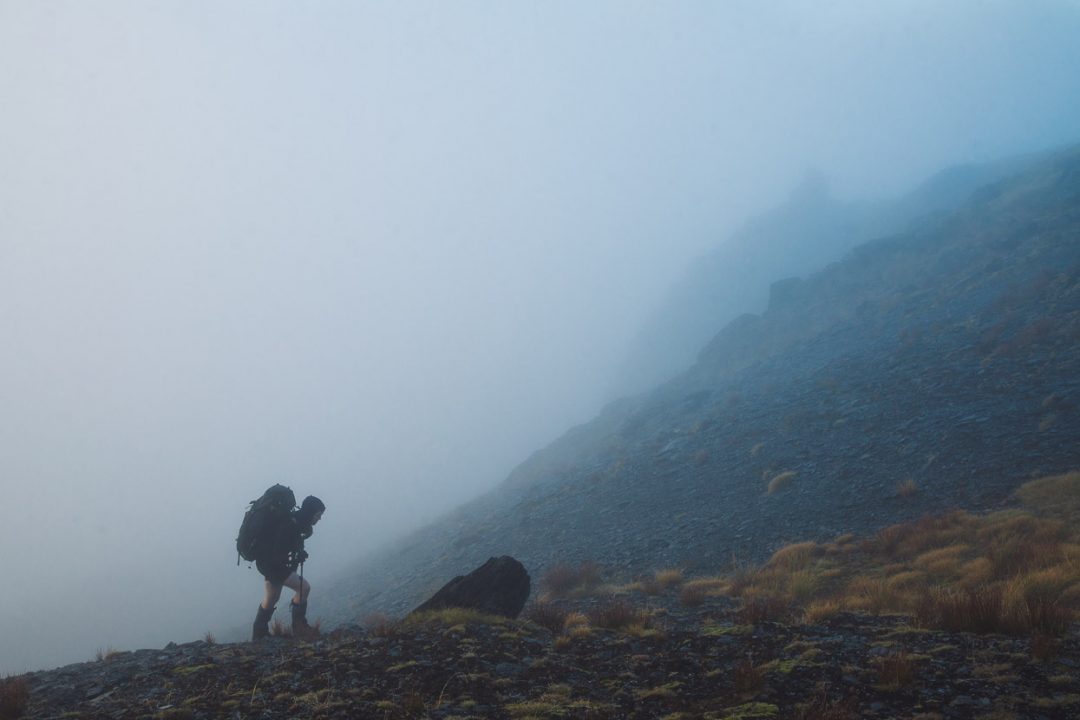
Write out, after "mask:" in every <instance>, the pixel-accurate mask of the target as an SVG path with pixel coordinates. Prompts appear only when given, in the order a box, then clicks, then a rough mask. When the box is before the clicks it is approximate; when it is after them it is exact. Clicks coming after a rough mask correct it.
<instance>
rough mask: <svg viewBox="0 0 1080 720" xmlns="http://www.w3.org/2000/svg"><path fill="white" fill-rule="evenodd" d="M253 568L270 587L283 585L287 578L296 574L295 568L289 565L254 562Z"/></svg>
mask: <svg viewBox="0 0 1080 720" xmlns="http://www.w3.org/2000/svg"><path fill="white" fill-rule="evenodd" d="M255 568H256V569H257V570H258V571H259V572H260V573H262V576H263V577H264V578H266V582H268V583H270V584H271V585H284V584H285V581H286V580H288V579H289V576H290V575H292V574H293V573H294V572H296V568H294V567H291V566H289V565H276V564H271V563H263V562H261V561H258V560H256V561H255Z"/></svg>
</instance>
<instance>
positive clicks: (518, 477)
mask: <svg viewBox="0 0 1080 720" xmlns="http://www.w3.org/2000/svg"><path fill="white" fill-rule="evenodd" d="M1078 278H1080V151H1078V150H1076V149H1073V150H1070V151H1066V152H1061V153H1058V154H1056V155H1053V156H1051V157H1050V158H1048V159H1044V160H1041V161H1039V162H1037V163H1035V164H1034V165H1032V166H1030V167H1029V168H1028V169H1027V170H1026V171H1025V172H1024V173H1022V174H1020V175H1018V176H1015V177H1012V178H1010V179H1007V180H1002V181H999V182H997V183H993V184H991V185H988V186H986V187H984V188H982V189H981V190H980V191H979V192H977V193H976V194H975V196H974V197H973V198H972V200H971V201H970V202H968V203H967V204H965V205H964V206H963V207H962V208H960V209H959V210H958V211H957V212H955V213H953V214H951V215H949V216H947V217H945V218H938V219H933V220H928V221H927V222H925V223H923V224H921V225H919V226H918V227H917V229H915V230H912V231H909V232H906V233H904V234H900V235H896V236H893V237H889V238H886V239H882V240H879V241H875V242H872V243H868V244H865V245H862V246H860V247H858V248H856V249H855V250H854V251H852V252H851V253H849V254H848V255H847V256H845V258H844V259H843V260H842V261H840V262H837V263H834V264H833V265H831V266H829V267H827V268H826V269H824V270H822V271H821V272H818V273H816V274H814V275H812V276H810V277H808V278H806V279H804V280H790V281H785V282H782V283H777V284H775V285H774V286H773V288H772V291H771V296H770V301H769V307H768V309H767V310H766V312H764V313H763V314H762V315H760V316H755V315H746V316H742V317H740V318H738V319H736V320H735V321H733V322H731V323H730V324H728V325H727V326H726V327H725V328H724V329H723V331H721V332H720V333H719V334H718V335H717V336H716V337H715V338H714V339H713V340H712V341H711V342H710V343H709V344H708V346H706V348H705V349H704V350H703V351H702V352H701V354H700V356H699V358H698V362H697V363H696V365H695V366H694V367H693V368H691V369H690V370H689V371H688V372H686V373H685V374H683V375H681V376H679V377H678V378H676V379H674V380H673V381H671V382H669V383H667V384H665V385H663V386H661V387H660V388H657V389H656V390H654V391H653V392H651V393H648V394H646V395H642V396H639V397H636V398H631V399H627V400H623V401H619V402H617V403H614V404H613V405H612V406H610V407H609V408H607V409H606V410H605V411H604V413H602V414H601V416H600V417H599V418H597V419H596V420H595V421H593V422H591V423H588V424H586V425H584V426H581V427H579V428H575V429H574V430H572V431H570V432H569V433H567V435H566V436H565V437H564V438H562V439H560V440H559V441H557V442H555V443H553V444H552V445H551V446H549V447H547V448H545V449H544V450H542V451H540V452H537V453H536V454H534V455H533V457H531V458H530V459H529V460H527V461H526V462H525V463H523V464H522V465H521V466H519V467H518V468H517V469H516V470H515V471H514V472H513V473H512V474H511V476H510V478H508V480H507V482H506V483H504V485H503V486H501V487H500V488H498V489H497V490H495V491H493V492H491V493H489V494H488V495H486V496H485V497H482V498H480V499H478V500H476V501H474V502H472V503H470V504H468V505H466V506H464V507H462V508H460V509H459V510H458V511H456V512H454V513H452V514H450V515H448V516H447V517H446V518H444V519H443V520H442V521H440V522H437V523H435V524H432V525H430V526H428V527H427V528H425V529H423V530H421V531H419V532H417V533H415V534H413V535H412V536H410V537H409V538H407V539H406V541H404V542H403V543H402V544H401V545H400V546H398V547H394V548H390V549H387V550H385V551H383V552H382V553H380V554H377V555H375V556H373V557H371V558H369V559H367V560H366V561H365V562H363V563H361V564H360V565H359V566H358V567H357V568H356V570H355V573H353V574H352V575H351V576H350V577H348V578H346V579H343V580H342V581H341V582H340V583H339V584H338V585H337V586H336V587H335V588H333V589H332V590H328V591H327V594H326V595H325V596H324V597H326V598H327V600H326V602H325V604H324V606H323V610H321V611H320V612H321V613H322V614H323V615H324V617H328V619H329V620H331V621H346V620H352V619H355V618H356V617H359V616H362V615H363V614H364V613H366V612H370V611H374V610H383V611H390V612H401V611H403V610H407V609H408V608H410V607H411V606H413V605H415V604H417V603H419V602H420V601H421V600H423V599H424V597H425V596H426V594H428V593H430V592H431V591H433V590H434V589H436V588H437V587H439V586H440V585H441V584H442V583H444V582H445V581H446V580H447V579H449V578H450V577H452V576H454V575H456V574H460V573H461V572H464V571H467V570H469V569H471V568H472V567H474V566H476V565H478V564H480V563H481V562H482V561H483V560H485V559H487V558H488V557H489V556H491V555H501V554H511V555H514V556H515V557H518V558H519V559H520V560H522V561H523V562H524V563H525V565H526V566H527V567H528V568H529V569H530V571H531V572H533V574H534V576H536V575H537V574H538V573H542V572H543V571H544V570H545V569H546V568H548V567H550V566H552V565H553V564H556V563H560V562H574V561H580V560H586V559H589V560H594V561H597V562H599V563H601V564H602V565H604V566H607V567H610V568H612V569H613V570H614V571H615V572H618V573H623V574H626V573H633V572H640V571H644V570H648V569H650V568H655V567H662V566H670V565H679V566H683V567H686V568H689V569H691V570H695V571H707V570H712V569H716V568H719V567H722V566H724V565H726V564H727V563H729V562H730V561H731V559H732V557H733V556H735V557H737V558H739V559H740V560H754V559H761V558H763V557H765V556H766V555H767V554H768V552H769V551H770V550H771V549H774V548H775V547H777V546H778V545H780V544H782V543H784V542H785V541H792V540H803V539H825V538H829V537H832V536H835V535H838V534H841V533H844V532H863V533H865V532H871V531H873V530H875V529H877V528H880V527H882V526H884V525H887V524H891V523H893V522H896V521H898V520H900V519H906V518H913V517H917V516H921V515H924V514H926V513H928V512H934V511H939V510H941V509H944V508H948V507H964V508H968V509H983V508H989V507H995V506H998V505H1000V504H1001V503H1002V502H1004V501H1005V500H1006V499H1007V498H1008V497H1009V495H1010V493H1011V492H1012V491H1013V490H1014V489H1015V488H1016V487H1017V486H1018V485H1019V484H1020V483H1021V482H1022V481H1023V480H1025V479H1027V478H1029V477H1030V476H1032V475H1043V474H1050V473H1055V472H1064V471H1067V470H1069V469H1073V468H1076V467H1080V444H1078V443H1077V442H1076V440H1077V438H1080V412H1078V408H1077V406H1078V404H1080V360H1078V357H1077V353H1076V348H1077V347H1080V279H1078ZM904 481H910V482H909V484H908V485H907V489H904V490H901V483H902V482H904ZM770 485H771V486H773V490H774V492H771V493H770V492H769V490H770ZM912 489H914V490H915V492H911V490H912Z"/></svg>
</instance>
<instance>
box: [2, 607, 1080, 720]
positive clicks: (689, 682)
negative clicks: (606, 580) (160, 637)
mask: <svg viewBox="0 0 1080 720" xmlns="http://www.w3.org/2000/svg"><path fill="white" fill-rule="evenodd" d="M650 603H651V614H650V619H649V621H648V623H647V625H645V626H641V625H635V626H625V627H619V628H592V629H588V630H587V631H586V632H577V631H571V632H569V633H567V634H562V635H560V636H558V637H553V636H552V633H551V631H549V630H546V629H544V628H543V627H541V626H540V625H537V624H535V623H532V622H525V621H507V620H500V619H496V618H484V617H474V616H469V615H467V614H462V615H458V616H455V615H454V614H444V615H442V616H435V617H432V618H430V619H428V620H427V621H421V622H414V623H410V624H407V625H403V626H381V627H377V628H374V629H373V630H371V631H365V630H362V629H359V628H355V629H341V630H338V631H336V632H335V633H334V634H333V635H331V636H329V637H326V638H324V639H321V640H319V641H317V642H314V643H293V642H291V641H289V640H286V639H276V638H275V639H272V640H271V641H267V642H264V643H262V644H253V643H239V644H231V645H216V644H209V643H206V642H201V641H200V642H194V643H188V644H184V645H170V646H169V647H166V648H164V649H162V650H139V651H136V652H123V653H115V654H111V655H109V656H108V657H106V658H103V659H101V660H99V661H97V662H89V663H83V664H80V665H70V666H68V667H65V668H61V669H58V670H52V671H47V672H37V673H30V674H28V675H25V676H22V677H20V678H17V679H15V682H17V683H18V684H19V686H20V687H22V688H25V690H24V693H25V694H24V696H23V699H22V701H21V703H20V714H21V712H22V711H25V712H26V716H27V717H31V718H85V719H89V718H113V719H116V720H120V719H123V718H157V719H159V720H196V719H198V718H252V717H258V718H343V719H344V718H380V719H385V720H404V719H406V718H432V719H444V718H445V719H446V720H450V719H451V718H457V719H458V720H465V719H466V718H472V719H474V720H479V719H480V718H498V719H499V720H515V719H524V718H592V719H596V720H604V719H611V720H614V719H615V718H642V719H643V720H644V719H649V720H653V719H655V718H669V719H670V720H765V719H769V718H797V719H800V720H810V719H811V718H813V719H818V720H822V719H825V718H831V719H833V720H856V718H881V719H883V720H884V719H885V718H910V717H922V718H926V720H931V719H935V718H936V719H939V720H944V719H945V718H975V717H982V718H988V719H989V718H1017V717H1024V718H1035V717H1038V718H1045V719H1046V720H1058V719H1060V720H1064V719H1065V718H1075V717H1076V712H1077V711H1078V710H1080V682H1078V681H1077V675H1076V670H1077V668H1078V667H1080V639H1078V638H1077V637H1076V636H1075V635H1073V636H1071V637H1069V638H1067V639H1064V640H1061V641H1059V642H1058V643H1057V644H1054V645H1052V646H1048V647H1046V648H1039V647H1038V645H1037V644H1034V643H1033V641H1031V640H1029V639H1027V638H1014V637H1007V636H1000V635H995V636H979V635H969V634H966V633H948V632H939V631H927V630H920V629H916V628H913V627H911V626H910V625H908V624H906V622H905V620H903V619H902V618H899V617H873V616H867V615H851V614H842V615H838V616H834V617H832V618H830V619H829V620H827V621H824V622H821V623H815V624H803V625H792V624H787V623H779V622H758V623H757V624H747V622H746V619H745V618H744V617H743V616H741V615H740V613H739V612H738V611H736V610H735V609H734V608H733V607H732V606H731V605H730V604H729V603H727V602H725V601H723V600H722V599H715V600H712V601H709V602H706V603H704V604H702V605H701V606H699V607H696V608H694V609H687V608H685V607H682V606H681V605H680V604H679V603H677V602H674V601H673V600H672V598H671V597H670V596H660V597H653V598H650ZM568 605H569V606H571V607H579V608H580V609H581V610H584V611H586V612H594V611H595V608H594V607H590V604H589V602H588V601H585V600H582V601H577V602H576V603H569V604H568ZM594 615H595V612H594ZM1033 651H1034V653H1035V654H1033ZM9 682H10V681H9ZM3 710H4V706H3V704H2V700H0V717H4V718H6V717H12V718H15V717H20V715H15V714H14V713H13V714H12V715H10V716H8V715H4V713H3ZM992 713H997V714H992Z"/></svg>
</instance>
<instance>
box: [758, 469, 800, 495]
mask: <svg viewBox="0 0 1080 720" xmlns="http://www.w3.org/2000/svg"><path fill="white" fill-rule="evenodd" d="M795 475H796V472H795V471H794V470H787V471H785V472H782V473H780V474H779V475H776V476H775V477H773V479H772V480H770V481H769V485H768V487H767V488H766V490H765V492H766V493H768V494H769V495H775V494H776V493H778V492H780V491H781V490H783V489H785V488H787V487H788V486H789V485H791V481H792V480H794V479H795Z"/></svg>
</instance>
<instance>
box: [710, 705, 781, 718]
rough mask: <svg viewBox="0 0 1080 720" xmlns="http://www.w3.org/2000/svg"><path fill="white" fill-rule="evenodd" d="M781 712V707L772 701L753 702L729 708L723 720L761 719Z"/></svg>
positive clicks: (772, 716)
mask: <svg viewBox="0 0 1080 720" xmlns="http://www.w3.org/2000/svg"><path fill="white" fill-rule="evenodd" d="M779 713H780V708H778V707H777V706H775V705H773V704H772V703H761V702H751V703H746V704H744V705H737V706H735V707H733V708H728V709H727V710H726V711H725V712H724V715H722V716H721V718H722V720H759V719H764V718H774V717H776V716H777V715H778V714H779Z"/></svg>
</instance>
